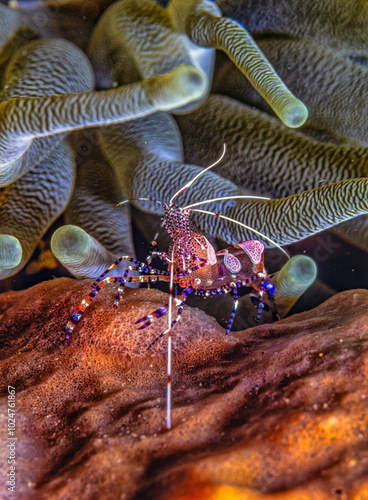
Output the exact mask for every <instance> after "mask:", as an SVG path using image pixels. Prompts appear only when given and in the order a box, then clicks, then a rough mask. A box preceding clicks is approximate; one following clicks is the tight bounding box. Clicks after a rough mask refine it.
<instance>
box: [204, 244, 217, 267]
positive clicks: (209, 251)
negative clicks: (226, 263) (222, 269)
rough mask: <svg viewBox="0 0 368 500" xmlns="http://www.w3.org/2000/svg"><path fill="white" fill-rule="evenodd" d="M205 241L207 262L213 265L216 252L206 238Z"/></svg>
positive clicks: (215, 259)
mask: <svg viewBox="0 0 368 500" xmlns="http://www.w3.org/2000/svg"><path fill="white" fill-rule="evenodd" d="M206 242H207V260H208V263H209V264H211V266H213V264H216V262H217V257H216V252H215V249H214V248H213V246H212V245H211V243H210V242H209V241H208V240H207V238H206Z"/></svg>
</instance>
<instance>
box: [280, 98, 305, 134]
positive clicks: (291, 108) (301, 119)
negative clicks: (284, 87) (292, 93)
mask: <svg viewBox="0 0 368 500" xmlns="http://www.w3.org/2000/svg"><path fill="white" fill-rule="evenodd" d="M277 114H278V116H279V118H280V120H281V121H282V122H283V123H284V124H285V125H286V126H287V127H290V128H298V127H301V126H302V125H304V123H305V122H306V121H307V118H308V108H307V106H306V105H305V104H304V103H303V102H302V101H300V100H299V99H297V98H296V97H294V98H293V99H291V100H290V101H289V102H287V104H286V105H285V106H284V107H282V108H281V109H280V111H279V112H278V113H277Z"/></svg>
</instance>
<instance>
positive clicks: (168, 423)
mask: <svg viewBox="0 0 368 500" xmlns="http://www.w3.org/2000/svg"><path fill="white" fill-rule="evenodd" d="M174 248H175V245H173V248H172V251H171V268H170V296H169V309H168V312H167V316H168V322H169V325H168V331H167V394H166V427H167V429H171V339H172V337H171V322H172V294H173V289H174Z"/></svg>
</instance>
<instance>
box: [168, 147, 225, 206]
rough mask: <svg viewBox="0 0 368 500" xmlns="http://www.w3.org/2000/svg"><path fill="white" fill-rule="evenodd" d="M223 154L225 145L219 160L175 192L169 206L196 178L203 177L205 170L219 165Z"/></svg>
mask: <svg viewBox="0 0 368 500" xmlns="http://www.w3.org/2000/svg"><path fill="white" fill-rule="evenodd" d="M225 153H226V144H224V145H223V151H222V154H221V156H220V158H219V159H218V160H216V161H215V163H212V165H210V166H209V167H207V168H205V169H203V170H201V171H200V172H199V174H197V175H196V176H195V177H193V179H191V180H190V181H189V182H187V183H186V184H185V185H184V186H183V187H182V188H180V189H179V191H177V192H176V193H175V194H174V196H173V197H172V198H171V200H170V203H169V205H170V206H171V205H172V204H173V202H174V200H176V198H177V197H178V196H179V195H180V194H181V193H183V192H184V191H186V190H187V189H188V188H189V187H190V186H191V185H192V184H193V182H195V181H196V180H197V179H198V177H200V176H201V175H203V174H204V173H206V172H207V170H209V169H210V168H213V167H214V166H215V165H217V164H218V163H220V161H221V160H222V159H223V157H224V156H225Z"/></svg>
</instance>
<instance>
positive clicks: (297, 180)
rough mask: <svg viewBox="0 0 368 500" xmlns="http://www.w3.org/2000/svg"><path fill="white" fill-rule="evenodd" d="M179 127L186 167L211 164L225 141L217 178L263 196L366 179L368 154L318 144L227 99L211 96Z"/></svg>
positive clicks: (354, 148)
mask: <svg viewBox="0 0 368 500" xmlns="http://www.w3.org/2000/svg"><path fill="white" fill-rule="evenodd" d="M178 123H179V127H180V130H181V134H182V139H183V142H184V149H185V156H186V159H187V160H188V161H190V162H191V163H196V164H198V165H206V164H209V163H211V162H212V161H214V159H215V158H216V149H217V148H218V145H219V140H222V141H224V143H226V146H227V154H226V155H225V157H224V159H223V160H222V161H221V163H220V164H219V165H218V166H217V167H216V172H218V173H219V174H221V175H222V176H223V177H225V178H227V179H229V180H231V181H232V182H234V183H236V184H237V185H238V186H241V187H242V188H244V189H250V190H252V191H254V192H257V193H262V194H264V195H265V196H272V197H283V196H289V195H292V194H296V193H298V192H300V191H303V190H306V189H312V188H314V187H318V186H321V183H323V184H328V183H332V182H334V181H339V180H343V179H352V178H357V177H368V150H367V149H366V148H364V147H362V146H361V147H359V146H350V147H349V148H348V147H346V145H345V144H342V145H336V144H331V143H330V144H329V143H325V142H320V141H318V140H316V139H313V138H311V137H308V136H307V135H304V134H302V133H301V132H299V131H297V130H290V129H287V128H285V127H283V126H282V124H280V122H279V121H278V120H277V119H276V118H273V117H271V116H269V115H268V114H266V113H264V112H262V111H258V110H255V109H253V108H251V107H250V106H248V105H246V104H242V103H241V102H239V101H236V100H235V99H231V98H229V97H226V96H220V95H211V96H210V97H209V99H208V100H207V101H206V103H205V104H204V105H203V106H202V107H201V108H200V109H199V110H197V111H195V112H193V113H191V114H190V115H186V116H182V117H178Z"/></svg>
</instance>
